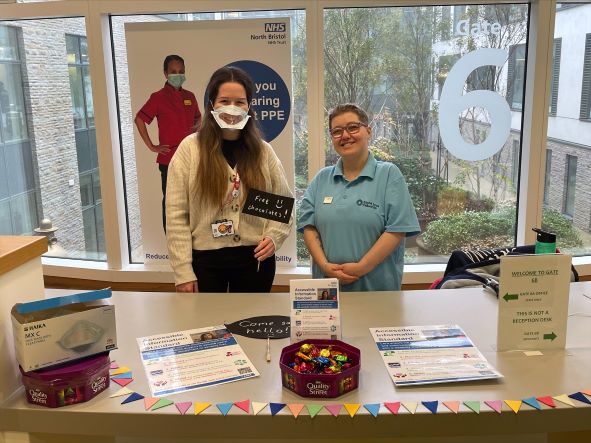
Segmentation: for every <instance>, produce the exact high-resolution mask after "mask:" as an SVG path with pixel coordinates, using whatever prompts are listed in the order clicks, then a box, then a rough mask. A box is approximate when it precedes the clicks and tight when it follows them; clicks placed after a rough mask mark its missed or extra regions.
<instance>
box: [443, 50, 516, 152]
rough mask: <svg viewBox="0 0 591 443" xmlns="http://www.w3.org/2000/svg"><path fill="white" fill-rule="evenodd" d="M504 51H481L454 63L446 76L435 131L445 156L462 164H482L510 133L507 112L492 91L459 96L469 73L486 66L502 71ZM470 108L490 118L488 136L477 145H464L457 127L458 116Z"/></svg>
mask: <svg viewBox="0 0 591 443" xmlns="http://www.w3.org/2000/svg"><path fill="white" fill-rule="evenodd" d="M507 56H508V52H507V51H506V50H504V49H493V48H481V49H477V50H476V51H473V52H469V53H468V54H466V55H465V56H463V57H462V58H461V59H460V60H458V61H457V62H456V63H455V64H454V66H453V68H452V69H451V71H450V72H449V74H448V76H447V79H446V80H445V84H444V85H443V91H442V92H441V100H440V102H439V131H440V134H441V139H442V140H443V144H444V145H445V147H446V148H447V150H448V151H449V152H451V153H452V154H453V155H455V156H456V157H458V158H460V159H463V160H471V161H475V160H484V159H485V158H488V157H490V156H492V155H494V154H496V153H497V152H498V151H500V150H501V148H502V147H503V145H504V144H505V142H506V141H507V137H509V132H510V130H511V110H510V109H509V105H508V104H507V101H506V100H505V99H504V98H503V97H502V96H501V95H500V94H498V93H496V92H493V91H482V90H480V91H471V92H468V93H467V94H462V93H463V91H464V84H465V83H466V79H467V78H468V76H469V75H470V73H471V72H472V71H473V70H474V69H476V68H478V67H480V66H486V65H494V66H500V67H502V66H503V65H504V64H505V62H506V61H507ZM472 107H479V108H484V109H486V110H487V111H488V114H489V116H490V125H491V128H490V133H489V135H488V137H487V138H486V140H485V141H483V142H482V143H480V144H472V143H468V142H466V141H465V140H464V139H463V138H462V134H461V133H460V128H459V125H458V118H459V116H460V114H461V113H462V112H463V111H464V110H466V109H468V108H472Z"/></svg>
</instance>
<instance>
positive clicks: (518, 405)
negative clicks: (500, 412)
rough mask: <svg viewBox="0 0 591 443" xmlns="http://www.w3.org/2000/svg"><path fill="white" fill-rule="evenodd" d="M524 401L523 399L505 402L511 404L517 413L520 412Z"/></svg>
mask: <svg viewBox="0 0 591 443" xmlns="http://www.w3.org/2000/svg"><path fill="white" fill-rule="evenodd" d="M522 403H523V402H522V401H521V400H505V404H506V405H507V406H509V407H510V408H511V410H512V411H513V412H515V413H516V414H517V413H518V412H519V408H521V404H522Z"/></svg>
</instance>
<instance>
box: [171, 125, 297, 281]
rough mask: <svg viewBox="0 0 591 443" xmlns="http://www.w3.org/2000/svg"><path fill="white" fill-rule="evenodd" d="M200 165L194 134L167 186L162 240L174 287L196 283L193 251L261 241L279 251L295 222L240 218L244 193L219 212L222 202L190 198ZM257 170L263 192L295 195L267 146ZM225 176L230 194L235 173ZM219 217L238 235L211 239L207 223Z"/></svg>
mask: <svg viewBox="0 0 591 443" xmlns="http://www.w3.org/2000/svg"><path fill="white" fill-rule="evenodd" d="M198 164H199V145H198V143H197V136H196V134H191V135H189V136H188V137H186V138H185V139H184V140H183V141H182V142H181V144H180V145H179V146H178V148H177V150H176V153H175V154H174V157H173V158H172V161H171V162H170V166H169V168H168V181H167V188H166V239H167V242H168V252H169V258H170V264H171V265H172V269H173V270H174V275H175V284H177V285H179V284H181V283H186V282H190V281H194V280H196V277H195V274H194V272H193V267H192V261H193V249H197V250H209V249H219V248H224V247H232V246H246V245H256V244H258V243H259V241H260V240H261V239H262V238H263V237H270V238H271V239H272V240H273V242H274V243H275V246H276V248H277V249H279V248H280V247H281V245H282V244H283V241H284V240H285V238H286V237H287V235H288V234H289V231H290V230H291V225H292V222H293V214H292V218H291V220H290V223H289V224H285V223H279V222H275V221H271V220H265V219H263V218H260V217H255V216H252V215H246V214H242V212H241V210H242V206H243V205H244V200H245V198H246V195H245V193H244V192H240V194H239V196H238V200H237V201H238V203H239V205H238V206H236V205H235V203H236V200H234V201H232V203H231V204H228V205H226V206H224V207H223V208H221V209H220V206H221V202H220V205H218V206H216V207H212V206H211V205H205V203H204V202H203V200H202V199H201V198H200V193H199V191H198V190H197V192H195V193H194V195H191V190H193V189H196V185H195V180H196V173H197V166H198ZM260 172H261V174H262V175H263V177H264V178H265V182H266V183H267V189H264V190H265V191H267V192H271V193H273V194H277V195H284V196H290V197H291V196H292V195H293V194H292V193H291V190H290V189H289V186H288V184H287V180H286V178H285V171H284V170H283V166H282V165H281V162H280V161H279V158H277V155H276V154H275V152H274V151H273V148H271V145H269V144H268V143H263V151H262V158H261V171H260ZM227 174H228V192H231V191H232V185H233V181H232V177H233V175H234V170H233V169H232V168H230V166H229V165H228V168H227ZM241 190H242V189H241ZM221 219H228V220H232V221H233V223H234V231H235V233H236V234H237V236H226V237H218V238H214V237H213V235H212V230H211V224H212V223H213V222H215V221H216V220H221Z"/></svg>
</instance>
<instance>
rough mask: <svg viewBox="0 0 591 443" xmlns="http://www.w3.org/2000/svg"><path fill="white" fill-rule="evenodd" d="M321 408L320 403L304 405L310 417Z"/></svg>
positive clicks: (314, 415)
mask: <svg viewBox="0 0 591 443" xmlns="http://www.w3.org/2000/svg"><path fill="white" fill-rule="evenodd" d="M322 408H323V406H322V405H306V409H308V414H310V417H311V418H314V417H316V414H318V413H319V412H320V410H321V409H322Z"/></svg>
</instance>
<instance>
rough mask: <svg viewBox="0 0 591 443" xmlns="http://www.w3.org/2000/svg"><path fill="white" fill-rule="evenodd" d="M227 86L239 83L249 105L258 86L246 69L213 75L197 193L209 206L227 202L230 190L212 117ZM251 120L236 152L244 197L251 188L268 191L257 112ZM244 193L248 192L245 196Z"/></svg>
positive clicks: (199, 135)
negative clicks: (220, 94) (262, 161)
mask: <svg viewBox="0 0 591 443" xmlns="http://www.w3.org/2000/svg"><path fill="white" fill-rule="evenodd" d="M224 83H239V84H241V85H242V86H243V87H244V90H245V91H246V98H247V100H248V103H249V105H250V103H252V97H253V91H254V84H253V82H252V80H251V78H250V77H249V76H248V74H247V73H246V72H244V71H243V70H242V69H240V68H237V67H235V66H224V67H223V68H220V69H218V70H217V71H215V72H214V73H213V75H212V76H211V79H210V80H209V83H208V85H207V89H206V94H207V98H208V103H207V104H206V110H205V112H204V113H203V121H202V123H201V128H200V129H199V132H198V133H197V140H198V142H199V166H198V167H197V181H196V183H197V190H198V191H197V192H200V193H201V197H202V199H203V200H204V203H205V204H208V205H213V206H215V205H219V204H221V202H222V201H223V200H224V199H225V197H226V193H227V189H228V175H227V162H226V159H225V158H224V155H223V154H222V140H223V137H222V130H221V128H220V127H219V126H218V124H217V123H216V121H215V120H214V118H213V116H212V115H211V111H212V110H213V103H215V100H216V98H217V96H218V93H219V90H220V86H221V85H223V84H224ZM248 114H249V115H250V118H249V119H248V122H247V123H246V126H245V127H244V128H243V129H242V131H241V133H240V140H241V141H242V147H241V149H239V150H237V151H236V152H235V157H236V167H237V170H238V173H239V174H240V187H241V194H242V195H246V193H247V192H248V189H249V188H255V189H261V190H266V183H265V179H264V177H263V175H262V174H261V172H260V171H261V165H260V162H261V156H262V154H261V153H262V149H263V140H262V137H261V133H260V131H259V128H258V126H257V122H256V118H255V115H254V112H253V111H252V109H251V108H250V107H249V110H248ZM242 191H244V192H242Z"/></svg>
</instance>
